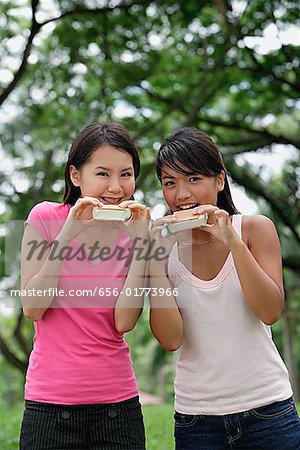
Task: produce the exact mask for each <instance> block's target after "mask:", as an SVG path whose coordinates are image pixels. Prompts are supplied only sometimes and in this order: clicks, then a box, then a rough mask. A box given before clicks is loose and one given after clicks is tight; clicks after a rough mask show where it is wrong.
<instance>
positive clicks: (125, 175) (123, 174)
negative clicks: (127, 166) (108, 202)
mask: <svg viewBox="0 0 300 450" xmlns="http://www.w3.org/2000/svg"><path fill="white" fill-rule="evenodd" d="M131 176H132V173H131V172H124V173H122V175H121V177H124V178H128V177H131Z"/></svg>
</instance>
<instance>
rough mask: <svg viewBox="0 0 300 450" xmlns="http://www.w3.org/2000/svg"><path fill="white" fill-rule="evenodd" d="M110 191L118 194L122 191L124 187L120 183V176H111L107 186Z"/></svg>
mask: <svg viewBox="0 0 300 450" xmlns="http://www.w3.org/2000/svg"><path fill="white" fill-rule="evenodd" d="M107 190H108V192H111V193H112V194H118V193H119V192H121V191H122V187H121V185H120V182H119V179H118V178H111V179H110V180H109V185H108V187H107Z"/></svg>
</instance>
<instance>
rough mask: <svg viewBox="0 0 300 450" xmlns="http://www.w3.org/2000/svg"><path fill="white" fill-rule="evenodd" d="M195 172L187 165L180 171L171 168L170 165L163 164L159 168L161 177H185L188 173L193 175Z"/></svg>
mask: <svg viewBox="0 0 300 450" xmlns="http://www.w3.org/2000/svg"><path fill="white" fill-rule="evenodd" d="M195 174H196V172H192V171H191V170H189V169H188V168H187V167H183V168H182V172H181V173H180V172H178V171H177V170H174V169H172V168H171V167H170V166H167V165H166V164H164V165H163V166H162V169H161V178H162V179H164V178H185V177H187V176H190V175H195Z"/></svg>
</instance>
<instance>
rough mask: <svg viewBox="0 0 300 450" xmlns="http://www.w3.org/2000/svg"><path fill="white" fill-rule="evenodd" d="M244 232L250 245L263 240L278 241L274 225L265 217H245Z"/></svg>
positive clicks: (245, 238) (244, 236)
mask: <svg viewBox="0 0 300 450" xmlns="http://www.w3.org/2000/svg"><path fill="white" fill-rule="evenodd" d="M242 230H243V238H244V241H245V242H247V243H248V244H250V245H251V243H253V242H256V241H257V240H261V239H266V238H267V239H268V241H270V239H272V238H274V239H278V236H277V231H276V228H275V225H274V223H273V222H272V220H271V219H269V218H268V217H266V216H263V215H253V216H252V215H251V216H243V222H242Z"/></svg>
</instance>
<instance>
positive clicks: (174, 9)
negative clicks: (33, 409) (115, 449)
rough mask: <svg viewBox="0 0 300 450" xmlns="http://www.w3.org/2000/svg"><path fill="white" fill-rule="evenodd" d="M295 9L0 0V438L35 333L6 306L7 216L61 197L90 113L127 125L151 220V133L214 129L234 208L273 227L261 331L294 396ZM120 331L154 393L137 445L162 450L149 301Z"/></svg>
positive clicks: (165, 384) (10, 432)
mask: <svg viewBox="0 0 300 450" xmlns="http://www.w3.org/2000/svg"><path fill="white" fill-rule="evenodd" d="M298 7H299V3H298V1H297V0H296V1H288V0H282V1H281V0H271V1H265V0H251V1H244V0H210V1H205V0H182V1H180V0H178V1H176V0H160V1H153V0H152V1H151V0H150V1H149V0H136V1H135V0H110V1H108V0H78V1H72V0H61V1H56V0H32V1H27V0H2V1H1V4H0V38H1V45H0V136H1V143H0V156H1V163H0V191H1V198H0V218H1V225H0V231H1V232H0V245H1V255H0V256H1V259H0V271H1V273H0V275H1V284H0V288H1V297H0V301H1V303H0V327H1V328H0V350H1V354H0V376H1V381H0V389H1V392H0V394H1V395H0V416H1V424H0V446H1V448H3V449H5V450H10V449H16V448H17V442H18V430H19V422H20V417H21V414H22V395H23V384H24V373H25V370H26V366H27V361H28V355H29V352H30V348H31V341H32V335H33V326H32V323H30V322H29V321H28V320H26V319H24V318H23V316H22V314H21V310H20V309H17V308H15V309H12V308H7V307H5V302H6V300H7V297H8V292H9V289H10V288H12V287H14V286H17V285H18V275H17V270H16V271H15V272H14V271H13V270H11V268H10V267H6V268H5V238H6V237H7V234H8V233H9V228H10V227H9V223H10V221H11V220H22V221H23V220H24V219H25V218H26V216H27V215H28V212H29V211H30V209H31V208H32V206H33V205H34V204H36V203H37V202H39V201H43V200H53V201H60V200H61V198H62V193H63V187H64V182H63V165H64V161H65V159H66V155H67V152H68V150H69V147H70V143H71V141H72V139H73V138H74V137H75V135H76V134H77V133H78V132H79V131H80V130H81V129H82V128H83V127H84V126H85V125H87V124H88V123H91V122H99V121H120V122H122V123H123V124H124V125H125V126H126V127H127V128H128V129H129V130H130V131H131V133H132V134H133V135H134V137H135V139H136V141H137V143H138V146H139V151H140V156H141V162H142V171H141V175H140V177H139V179H138V186H137V194H136V198H137V199H139V200H140V201H143V202H145V203H146V204H148V205H149V206H150V207H151V211H152V216H153V217H157V216H159V215H162V214H163V213H164V203H163V200H162V196H161V193H160V190H159V184H158V182H157V180H156V177H155V174H154V172H155V171H154V161H155V156H156V153H157V150H158V148H159V146H160V143H161V142H162V141H163V140H164V139H165V138H166V137H167V136H168V135H169V134H170V133H172V132H173V131H174V130H176V129H177V128H179V127H182V126H195V127H198V128H200V129H202V130H204V131H205V132H207V133H208V134H209V135H210V136H212V137H213V138H214V140H215V142H216V143H217V144H218V146H219V147H220V149H221V150H222V152H223V154H224V157H225V162H226V165H227V167H228V169H229V172H230V175H231V177H230V180H231V186H232V189H233V192H234V199H235V202H236V204H237V207H238V208H239V209H240V211H241V212H242V213H244V214H248V213H254V212H256V213H261V214H265V215H267V216H268V217H270V218H271V219H272V220H273V221H274V222H275V224H276V227H277V230H278V233H279V237H280V242H281V247H282V257H283V268H284V281H285V294H286V303H285V309H284V311H283V315H282V318H281V319H280V320H279V322H278V323H276V324H275V325H274V326H273V327H272V331H273V335H274V339H275V341H276V344H277V346H278V348H279V350H280V353H281V355H282V356H283V358H284V360H285V363H286V364H287V366H288V368H289V371H290V376H291V381H292V384H293V388H294V392H295V397H296V400H297V401H299V382H300V379H299V378H300V377H299V374H300V321H299V318H300V281H299V280H300V279H299V272H300V252H299V243H300V225H299V212H300V203H299V198H300V189H299V177H300V169H299V166H300V165H299V161H300V152H299V149H300V131H299V130H300V128H299V118H300V112H299V106H300V103H299V99H298V97H299V95H298V94H299V91H300V84H299V80H300V67H299V45H300V32H299V29H300V28H299V10H298ZM266 239H268V237H267V236H266ZM15 263H18V261H15ZM7 274H9V276H7ZM5 275H6V276H5ZM127 340H128V342H129V344H130V347H131V352H132V357H133V361H134V366H135V371H136V375H137V378H138V382H139V387H140V389H141V390H142V391H143V392H147V393H150V394H152V395H154V396H156V397H159V398H160V399H162V401H163V404H160V405H145V406H144V413H145V417H146V426H147V435H148V442H149V444H148V449H149V450H171V449H172V448H173V444H172V395H173V386H172V380H173V376H174V358H175V357H176V355H175V354H173V353H167V352H165V351H163V350H162V349H161V348H160V347H159V345H158V343H157V342H156V341H155V339H154V338H153V336H152V335H151V333H150V331H149V326H148V311H147V310H145V312H144V314H143V316H142V317H141V320H140V321H139V323H138V326H137V327H136V329H135V330H134V331H133V332H131V333H129V334H128V335H127ZM252 363H253V364H255V361H253V362H252ZM266 382H268V381H267V380H266Z"/></svg>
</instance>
